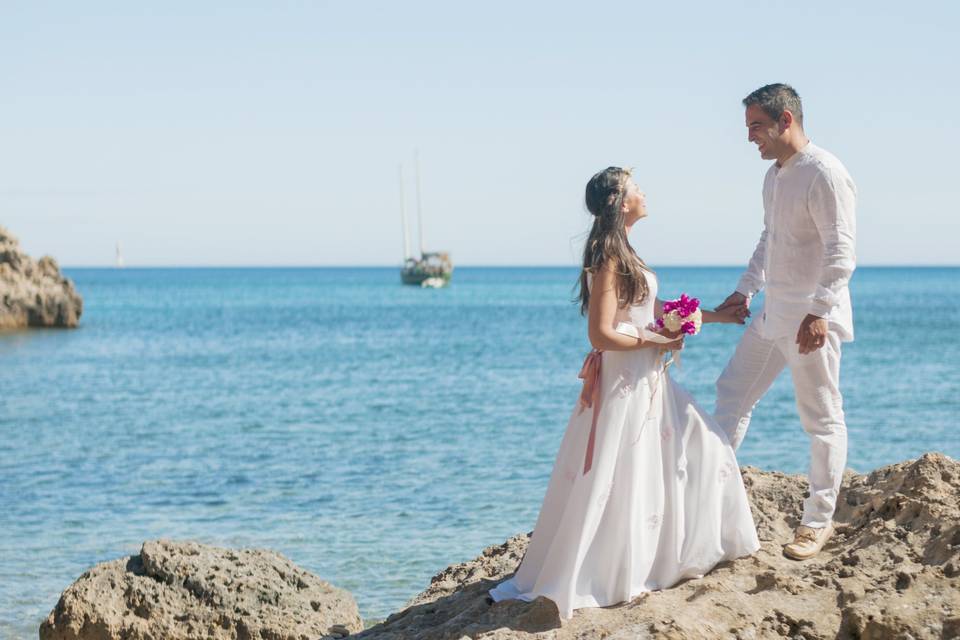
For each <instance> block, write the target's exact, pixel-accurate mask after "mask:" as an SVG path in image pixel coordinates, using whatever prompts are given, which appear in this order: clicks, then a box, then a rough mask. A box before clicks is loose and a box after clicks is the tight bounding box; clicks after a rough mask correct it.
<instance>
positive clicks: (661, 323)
mask: <svg viewBox="0 0 960 640" xmlns="http://www.w3.org/2000/svg"><path fill="white" fill-rule="evenodd" d="M657 326H658V327H660V328H661V329H663V318H657Z"/></svg>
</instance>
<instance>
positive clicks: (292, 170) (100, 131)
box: [0, 0, 960, 266]
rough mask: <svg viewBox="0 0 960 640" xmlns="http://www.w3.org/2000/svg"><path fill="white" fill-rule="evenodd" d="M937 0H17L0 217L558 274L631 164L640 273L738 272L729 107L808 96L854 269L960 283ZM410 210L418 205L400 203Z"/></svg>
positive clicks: (86, 251)
mask: <svg viewBox="0 0 960 640" xmlns="http://www.w3.org/2000/svg"><path fill="white" fill-rule="evenodd" d="M958 24H960V4H957V3H953V2H937V3H933V2H912V3H903V2H898V3H878V2H857V3H839V2H819V1H816V2H789V3H788V2H771V1H769V0H768V1H767V2H744V3H732V2H702V3H652V2H648V3H641V2H636V1H632V2H629V1H628V2H604V3H589V4H588V3H585V2H584V3H579V4H567V3H558V2H550V3H546V2H544V3H521V2H498V1H495V2H483V3H458V2H431V3H426V2H402V3H401V2H379V3H350V2H336V3H334V2H319V1H318V2H260V3H254V2H164V3H159V2H156V3H140V2H135V3H130V2H116V3H105V2H83V3H78V2H33V1H24V2H10V1H6V2H3V4H2V5H0V86H2V87H3V96H2V99H0V224H3V225H5V226H7V227H8V228H9V229H11V230H12V231H13V232H14V233H15V234H16V235H18V236H19V237H20V239H21V241H22V243H23V244H24V246H25V248H26V249H27V250H28V251H30V252H31V253H33V254H38V255H39V254H44V253H49V254H52V255H54V256H55V257H57V258H58V259H59V260H60V262H61V264H65V265H68V266H81V265H102V264H110V263H111V262H112V260H113V252H114V244H115V243H116V241H117V240H120V241H122V243H123V247H124V253H125V257H126V259H127V262H128V263H129V264H131V265H290V264H293V265H345V264H372V265H390V264H397V263H399V261H400V257H401V256H400V254H401V240H400V222H399V195H398V184H397V182H398V181H397V176H396V171H397V164H398V163H399V162H401V161H404V162H406V163H407V169H408V178H411V180H410V185H411V186H412V175H411V172H410V171H409V170H410V168H411V162H412V158H413V149H414V148H415V147H419V149H420V153H421V160H422V166H423V185H424V191H423V203H424V213H425V217H426V225H425V236H426V240H427V244H428V248H441V249H448V250H450V251H451V252H452V253H453V256H454V259H455V260H456V262H457V263H458V264H575V263H576V262H577V260H578V256H579V252H580V243H581V241H582V234H583V233H584V231H585V230H586V228H587V224H588V215H587V214H586V212H585V211H584V208H583V204H582V190H583V186H584V184H585V183H586V181H587V179H588V178H589V177H590V175H591V174H592V173H593V172H595V171H597V170H599V169H601V168H603V167H605V166H607V165H611V164H619V165H626V166H633V167H635V168H636V173H635V175H636V177H637V180H638V182H639V183H640V185H641V186H642V187H643V188H644V189H645V190H646V192H647V194H648V207H649V210H650V213H651V217H650V218H649V219H648V220H646V221H644V222H643V223H642V224H640V225H638V226H637V228H636V229H635V230H634V232H633V235H632V238H631V239H632V241H633V242H634V244H635V246H636V247H637V248H638V250H639V251H640V253H641V255H643V256H644V257H645V258H646V259H647V260H648V261H649V262H651V263H652V264H661V265H664V264H742V263H744V262H745V261H746V260H747V258H748V257H749V254H750V252H751V251H752V248H753V245H754V242H755V240H756V238H757V236H758V235H759V232H760V224H761V206H760V184H761V180H762V177H763V173H764V171H765V169H766V163H765V162H764V161H762V160H760V159H759V157H758V154H757V152H756V150H755V148H754V147H753V146H752V145H749V144H748V143H747V142H746V129H745V127H744V124H743V112H742V108H741V106H740V100H741V99H742V98H743V96H744V95H746V94H747V93H749V92H750V91H751V90H753V89H755V88H756V87H758V86H760V85H763V84H766V83H769V82H777V81H782V82H789V83H791V84H793V85H794V86H795V87H796V88H797V89H798V91H799V92H800V94H801V96H802V97H803V99H804V108H805V109H804V110H805V116H806V117H805V120H806V124H807V133H808V134H809V136H810V137H811V139H812V140H813V141H814V142H816V143H817V144H819V145H820V146H823V147H825V148H827V149H829V150H831V151H833V152H834V153H835V154H836V155H838V156H839V157H840V159H841V160H843V162H844V163H845V164H846V165H847V168H848V169H849V170H850V172H851V174H852V175H853V177H854V179H855V180H856V182H857V184H858V187H859V190H860V200H859V208H858V223H859V246H858V253H859V258H860V262H861V264H917V263H919V264H944V263H948V264H957V263H960V259H958V251H957V249H956V247H957V244H958V243H957V238H958V237H960V233H958V231H960V223H958V218H957V214H958V213H960V211H958V200H960V198H958V196H960V179H958V178H957V175H956V174H957V162H958V161H957V154H956V149H957V146H958V142H960V135H958V132H960V131H958V125H957V118H956V117H955V116H954V111H955V110H956V107H957V105H958V104H960V88H958V81H957V73H958V71H957V64H958V61H960V45H958V42H960V38H958V37H957V31H956V30H957V25H958ZM407 195H408V207H409V209H411V210H412V208H413V190H412V188H411V189H408V191H407Z"/></svg>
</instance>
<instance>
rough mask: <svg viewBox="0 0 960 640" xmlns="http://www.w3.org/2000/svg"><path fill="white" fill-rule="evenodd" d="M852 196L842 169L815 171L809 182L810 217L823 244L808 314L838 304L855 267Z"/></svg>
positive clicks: (854, 193) (827, 311)
mask: <svg viewBox="0 0 960 640" xmlns="http://www.w3.org/2000/svg"><path fill="white" fill-rule="evenodd" d="M856 199H857V191H856V186H855V185H854V184H853V180H851V179H850V176H848V175H845V172H844V173H840V172H837V171H833V170H829V169H828V170H826V171H823V172H820V173H818V174H817V176H816V177H815V178H814V180H813V183H812V184H811V185H810V192H809V196H808V205H809V210H810V216H811V218H813V222H814V224H815V225H816V227H817V233H819V234H820V242H821V243H822V245H823V260H822V262H821V263H820V275H819V277H818V278H817V288H816V291H815V292H814V294H813V302H812V303H811V304H810V311H809V313H810V315H812V316H817V317H818V318H825V317H827V316H828V315H829V314H830V312H831V311H832V310H833V309H834V307H836V306H837V305H838V304H840V300H841V297H840V296H841V294H842V292H843V290H844V289H845V288H846V287H847V284H848V283H849V282H850V276H852V275H853V270H854V268H856V254H855V252H854V243H855V236H856V219H855V217H854V210H855V207H856Z"/></svg>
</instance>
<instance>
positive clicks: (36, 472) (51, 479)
mask: <svg viewBox="0 0 960 640" xmlns="http://www.w3.org/2000/svg"><path fill="white" fill-rule="evenodd" d="M738 272H739V270H738V269H722V268H710V269H707V268H688V269H681V268H665V269H661V270H660V271H659V273H660V278H661V294H662V297H674V296H676V295H679V293H681V292H688V293H691V294H695V295H699V296H700V297H701V298H703V299H704V301H705V303H716V302H719V301H720V300H722V299H723V297H724V296H725V295H726V294H727V293H728V292H729V291H730V290H731V289H732V287H733V285H734V283H735V281H736V277H737V274H738ZM68 275H69V276H70V277H72V278H73V279H74V280H75V282H76V284H77V287H78V288H79V290H80V291H81V292H82V294H83V296H84V299H85V312H84V315H83V318H82V326H81V328H80V329H78V330H75V331H55V330H54V331H48V330H39V331H29V332H17V333H8V334H0V637H3V638H8V637H12V638H28V637H29V638H35V637H36V630H37V625H38V624H39V623H40V621H41V620H42V619H43V618H44V617H45V616H46V614H47V613H48V612H49V611H50V610H51V609H52V608H53V606H54V605H55V604H56V602H57V599H58V597H59V594H60V591H61V590H62V589H64V588H65V587H66V586H67V585H69V584H70V583H71V582H72V581H73V580H74V579H76V578H77V577H78V576H79V575H80V574H81V573H82V572H83V571H84V570H86V569H87V568H89V567H90V566H92V565H93V564H95V563H98V562H102V561H105V560H109V559H113V558H116V557H119V556H122V555H126V554H131V553H136V552H137V550H138V549H139V546H140V543H141V542H142V541H143V540H146V539H151V538H158V537H170V538H190V539H196V540H200V541H203V542H206V543H209V544H215V545H226V546H244V547H247V546H253V547H268V548H271V549H275V550H277V551H280V552H282V553H284V554H286V555H287V556H288V557H290V558H291V559H292V560H293V561H294V562H296V563H297V564H299V565H301V566H303V567H305V568H307V569H309V570H311V571H314V572H315V573H317V574H319V575H320V576H322V577H324V578H325V579H327V580H330V581H331V582H333V583H334V584H337V585H339V586H342V587H345V588H347V589H349V590H350V591H352V592H353V593H354V595H355V596H356V598H357V600H358V602H359V605H360V610H361V613H362V614H363V616H364V617H365V618H378V617H383V616H385V615H387V614H388V613H390V612H391V611H393V610H395V609H397V608H399V607H400V606H402V605H403V603H404V602H405V601H406V600H407V599H408V598H410V597H411V596H413V595H414V594H415V593H417V592H418V591H420V590H421V589H423V588H424V587H425V586H426V585H427V583H428V581H429V578H430V576H431V575H433V574H434V573H435V572H437V571H438V570H440V569H442V568H443V567H445V566H446V565H448V564H450V563H452V562H457V561H462V560H465V559H468V558H471V557H473V556H474V555H476V554H477V553H478V552H479V551H480V550H481V549H482V548H483V547H484V546H486V545H489V544H493V543H498V542H501V541H503V540H504V539H505V538H507V537H508V536H510V535H513V534H515V533H518V532H521V531H528V530H530V529H531V528H532V526H533V523H534V521H535V519H536V515H537V511H538V508H539V506H540V500H541V499H542V497H543V492H544V490H545V488H546V481H547V478H548V474H549V473H550V469H551V465H552V463H553V458H554V455H555V453H556V450H557V447H558V446H559V443H560V437H561V435H562V432H563V429H564V427H565V426H566V421H567V418H568V416H569V413H570V410H571V408H572V407H573V404H574V402H575V399H576V397H577V394H578V392H579V380H578V379H577V372H578V370H579V367H580V364H581V362H582V358H583V356H584V354H585V353H586V351H587V350H588V345H587V342H586V338H585V322H584V320H583V319H582V318H580V316H579V315H578V314H577V312H576V310H575V308H574V306H573V305H571V304H570V302H569V300H570V297H571V287H572V284H573V282H574V280H575V276H576V270H574V269H566V268H530V269H526V268H524V269H521V268H502V269H493V268H473V269H470V268H462V269H459V270H458V271H457V273H456V274H455V282H454V284H453V286H451V287H450V288H449V289H446V290H419V289H414V288H410V287H403V286H401V285H400V284H399V282H398V281H399V276H398V274H397V272H396V270H394V269H147V270H135V269H129V270H106V269H73V270H69V272H68ZM852 289H853V298H854V309H855V315H856V332H857V341H856V342H854V343H852V344H848V345H845V346H844V353H843V365H842V366H843V368H842V387H843V391H844V394H845V398H846V410H847V418H848V428H849V435H850V454H849V466H850V467H851V468H853V469H855V470H857V471H861V472H862V471H867V470H870V469H873V468H875V467H877V466H880V465H884V464H888V463H892V462H896V461H899V460H903V459H906V458H910V457H915V456H917V455H919V454H921V453H923V452H925V451H930V450H938V451H942V452H945V453H947V454H948V455H951V456H953V457H958V456H960V438H958V436H957V425H956V424H955V420H956V417H957V416H958V414H960V374H958V367H957V363H958V362H960V340H958V338H957V334H956V331H955V329H954V327H953V325H954V324H955V323H956V318H958V317H960V313H958V312H960V269H956V268H930V269H880V268H874V269H870V268H862V269H860V270H858V271H857V273H856V275H855V278H854V282H853V287H852ZM921 308H926V309H927V311H926V312H927V313H928V314H929V315H928V324H926V325H920V324H918V320H922V316H920V315H919V314H918V310H919V309H921ZM742 330H743V329H742V327H737V326H719V327H718V326H713V325H711V326H708V327H707V329H706V330H705V331H704V333H702V334H701V335H699V336H697V337H695V338H692V339H690V340H688V348H687V349H686V350H685V352H684V368H683V370H682V371H679V372H676V373H675V376H677V377H678V378H679V379H680V380H681V381H682V382H683V383H684V384H685V385H687V386H688V388H690V389H691V390H692V391H693V392H694V394H695V395H696V397H697V398H698V399H699V400H700V401H701V402H702V404H704V406H707V407H712V405H713V397H714V391H713V382H714V380H715V379H716V377H717V375H718V374H719V373H720V371H721V369H722V367H723V365H724V364H725V362H726V359H727V358H728V357H729V356H730V354H731V353H732V351H733V348H734V346H735V342H736V340H737V338H738V336H739V335H740V333H741V331H742ZM806 451H807V440H806V436H805V435H804V434H803V432H802V430H801V428H800V426H799V423H798V421H797V417H796V413H795V409H794V404H793V397H792V392H791V386H790V380H789V375H788V374H784V375H783V376H782V377H781V378H780V379H779V380H778V382H777V383H776V385H775V386H774V388H773V389H772V390H771V391H770V393H769V394H768V396H767V397H766V398H765V399H764V400H763V401H762V402H761V404H760V406H759V407H758V409H757V411H756V414H755V419H754V422H753V424H752V426H751V428H750V432H749V433H748V435H747V439H746V441H745V443H744V445H743V446H742V447H741V449H740V452H739V458H740V462H741V463H742V464H753V465H758V466H761V467H763V468H766V469H782V470H786V471H788V472H800V471H803V470H804V468H805V464H806V459H807V453H806Z"/></svg>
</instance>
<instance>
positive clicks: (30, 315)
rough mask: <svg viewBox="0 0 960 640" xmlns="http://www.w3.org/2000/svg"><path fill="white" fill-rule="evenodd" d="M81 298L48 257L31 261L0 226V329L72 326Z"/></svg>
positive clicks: (74, 325) (77, 313)
mask: <svg viewBox="0 0 960 640" xmlns="http://www.w3.org/2000/svg"><path fill="white" fill-rule="evenodd" d="M82 313H83V299H82V298H81V297H80V294H79V293H77V291H76V289H75V288H74V286H73V282H72V281H71V280H70V279H69V278H67V277H65V276H64V275H63V274H61V273H60V267H59V266H57V261H56V260H54V259H53V258H51V257H50V256H44V257H42V258H40V259H39V260H34V259H33V258H31V257H30V256H28V255H27V254H26V253H24V252H23V250H22V249H21V248H20V242H19V241H18V240H17V238H16V237H14V236H13V234H11V233H10V232H9V231H7V230H6V229H5V228H3V227H0V329H22V328H26V327H70V328H72V327H76V326H77V325H78V324H79V323H80V315H81V314H82Z"/></svg>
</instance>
